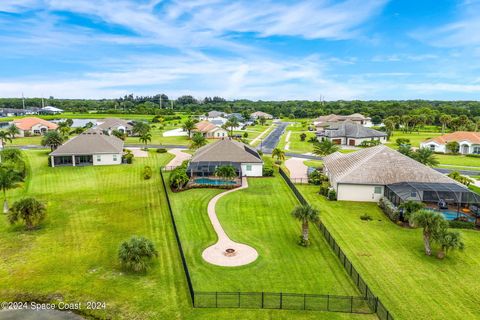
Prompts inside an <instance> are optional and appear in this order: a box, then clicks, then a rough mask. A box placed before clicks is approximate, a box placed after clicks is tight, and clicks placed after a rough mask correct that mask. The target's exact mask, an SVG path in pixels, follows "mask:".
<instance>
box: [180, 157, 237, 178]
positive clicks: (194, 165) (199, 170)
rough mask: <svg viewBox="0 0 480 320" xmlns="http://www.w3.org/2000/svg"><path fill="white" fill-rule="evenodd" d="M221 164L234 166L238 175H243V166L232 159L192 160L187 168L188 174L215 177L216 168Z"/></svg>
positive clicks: (192, 176)
mask: <svg viewBox="0 0 480 320" xmlns="http://www.w3.org/2000/svg"><path fill="white" fill-rule="evenodd" d="M221 166H232V167H234V168H235V170H236V172H237V177H241V176H242V166H241V165H240V163H238V162H230V161H198V162H190V163H189V164H188V168H187V174H188V176H189V177H190V178H194V177H213V176H215V170H216V169H217V168H218V167H221Z"/></svg>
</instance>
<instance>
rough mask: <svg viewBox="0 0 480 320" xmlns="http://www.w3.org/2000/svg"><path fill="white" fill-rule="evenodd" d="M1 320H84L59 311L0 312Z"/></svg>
mask: <svg viewBox="0 0 480 320" xmlns="http://www.w3.org/2000/svg"><path fill="white" fill-rule="evenodd" d="M0 319H1V320H84V319H85V318H82V317H81V316H79V315H77V314H75V313H73V312H71V311H58V310H31V309H23V310H3V311H0Z"/></svg>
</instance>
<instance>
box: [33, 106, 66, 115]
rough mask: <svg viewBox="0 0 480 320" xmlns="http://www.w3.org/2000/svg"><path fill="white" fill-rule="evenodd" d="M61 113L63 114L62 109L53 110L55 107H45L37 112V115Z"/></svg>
mask: <svg viewBox="0 0 480 320" xmlns="http://www.w3.org/2000/svg"><path fill="white" fill-rule="evenodd" d="M62 112H63V110H62V109H59V108H55V107H52V106H46V107H44V108H41V109H40V110H38V113H39V114H60V113H62Z"/></svg>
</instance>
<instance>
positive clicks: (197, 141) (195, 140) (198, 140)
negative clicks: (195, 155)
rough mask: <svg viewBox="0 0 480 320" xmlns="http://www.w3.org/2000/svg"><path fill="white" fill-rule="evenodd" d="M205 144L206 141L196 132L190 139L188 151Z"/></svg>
mask: <svg viewBox="0 0 480 320" xmlns="http://www.w3.org/2000/svg"><path fill="white" fill-rule="evenodd" d="M206 144H207V139H205V137H204V136H203V134H201V133H200V132H196V133H195V134H194V135H193V137H192V143H191V144H190V149H198V148H201V147H203V146H204V145H206Z"/></svg>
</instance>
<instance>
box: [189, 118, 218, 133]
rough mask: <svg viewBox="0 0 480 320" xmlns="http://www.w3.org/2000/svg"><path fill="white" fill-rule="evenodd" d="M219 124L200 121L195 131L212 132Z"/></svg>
mask: <svg viewBox="0 0 480 320" xmlns="http://www.w3.org/2000/svg"><path fill="white" fill-rule="evenodd" d="M218 128H220V127H218V126H217V125H215V124H213V123H211V122H210V121H207V120H205V121H200V122H198V123H197V124H196V130H195V131H200V132H210V131H212V130H214V129H218Z"/></svg>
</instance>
